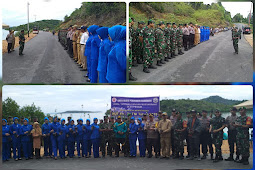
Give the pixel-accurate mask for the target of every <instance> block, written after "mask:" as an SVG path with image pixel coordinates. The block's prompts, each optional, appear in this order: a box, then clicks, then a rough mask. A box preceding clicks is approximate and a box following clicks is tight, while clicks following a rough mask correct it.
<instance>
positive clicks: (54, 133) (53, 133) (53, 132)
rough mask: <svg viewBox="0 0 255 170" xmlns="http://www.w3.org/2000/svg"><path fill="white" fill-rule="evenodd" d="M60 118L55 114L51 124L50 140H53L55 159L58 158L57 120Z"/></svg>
mask: <svg viewBox="0 0 255 170" xmlns="http://www.w3.org/2000/svg"><path fill="white" fill-rule="evenodd" d="M57 120H58V118H57V117H56V116H55V117H54V118H53V122H52V123H51V124H50V140H51V145H52V151H53V154H54V159H55V160H57V156H58V152H57V151H58V149H57V142H58V140H57V130H58V126H59V123H58V122H57Z"/></svg>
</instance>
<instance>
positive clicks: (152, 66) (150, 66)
mask: <svg viewBox="0 0 255 170" xmlns="http://www.w3.org/2000/svg"><path fill="white" fill-rule="evenodd" d="M149 68H151V69H157V67H156V66H154V65H152V64H151V65H149Z"/></svg>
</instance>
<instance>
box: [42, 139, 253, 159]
mask: <svg viewBox="0 0 255 170" xmlns="http://www.w3.org/2000/svg"><path fill="white" fill-rule="evenodd" d="M213 147H214V146H213ZM221 150H222V154H229V146H228V141H227V140H224V141H223V144H222V147H221ZM214 151H215V149H214ZM43 153H44V152H43V147H41V156H43ZM250 153H251V154H252V153H253V147H252V143H250ZM66 154H67V152H66ZM137 154H139V147H138V146H137ZM187 154H188V153H187V146H184V155H187ZM201 154H202V152H201ZM75 155H77V151H75ZM92 155H93V154H92ZM100 155H101V152H100Z"/></svg>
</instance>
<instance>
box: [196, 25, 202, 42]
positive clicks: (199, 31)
mask: <svg viewBox="0 0 255 170" xmlns="http://www.w3.org/2000/svg"><path fill="white" fill-rule="evenodd" d="M197 30H198V33H199V38H198V44H200V35H201V30H200V26H198V28H197Z"/></svg>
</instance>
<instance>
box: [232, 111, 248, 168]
mask: <svg viewBox="0 0 255 170" xmlns="http://www.w3.org/2000/svg"><path fill="white" fill-rule="evenodd" d="M239 113H240V116H239V117H238V118H237V119H236V122H235V124H234V126H235V127H236V131H237V134H236V141H237V148H238V150H239V151H240V155H241V156H242V159H241V160H238V161H236V162H237V163H243V165H248V164H249V157H250V144H249V127H250V126H251V125H252V119H251V117H249V116H247V115H246V107H241V108H240V109H239Z"/></svg>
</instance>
